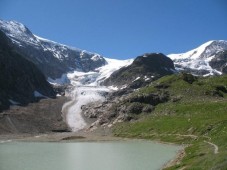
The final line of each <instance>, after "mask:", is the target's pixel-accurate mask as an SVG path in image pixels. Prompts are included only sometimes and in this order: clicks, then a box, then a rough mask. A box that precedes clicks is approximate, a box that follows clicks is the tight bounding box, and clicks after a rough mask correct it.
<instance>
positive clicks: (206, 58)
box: [168, 40, 227, 76]
mask: <svg viewBox="0 0 227 170" xmlns="http://www.w3.org/2000/svg"><path fill="white" fill-rule="evenodd" d="M226 50H227V41H224V40H214V41H208V42H206V43H204V44H202V45H201V46H199V47H198V48H195V49H193V50H190V51H188V52H186V53H182V54H169V55H168V57H170V58H171V59H172V60H173V61H174V65H175V67H176V69H177V70H181V71H188V72H191V73H192V74H195V75H203V76H208V75H220V74H222V73H225V71H224V70H225V67H227V62H226V61H225V62H224V60H222V63H219V64H218V66H217V64H214V62H216V63H217V60H218V58H220V57H222V58H223V54H225V53H224V51H226ZM224 58H227V56H225V57H224ZM220 65H221V66H222V67H219V66H220Z"/></svg>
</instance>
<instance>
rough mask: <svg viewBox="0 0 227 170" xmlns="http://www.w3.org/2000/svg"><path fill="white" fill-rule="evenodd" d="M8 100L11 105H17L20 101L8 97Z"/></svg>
mask: <svg viewBox="0 0 227 170" xmlns="http://www.w3.org/2000/svg"><path fill="white" fill-rule="evenodd" d="M9 102H10V103H11V104H12V105H19V104H20V103H19V102H17V101H15V100H11V99H9Z"/></svg>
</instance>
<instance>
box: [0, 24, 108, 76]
mask: <svg viewBox="0 0 227 170" xmlns="http://www.w3.org/2000/svg"><path fill="white" fill-rule="evenodd" d="M0 30H2V31H3V32H4V33H5V34H6V35H7V36H8V37H9V38H10V39H11V41H12V44H11V46H12V48H13V49H14V50H15V51H17V52H18V53H19V54H21V55H23V56H24V57H25V58H26V59H28V60H30V61H32V62H33V63H34V64H35V65H36V66H37V67H38V68H39V69H40V70H42V71H43V73H44V74H45V76H46V77H47V78H48V77H50V78H52V79H56V78H59V77H61V76H62V74H64V73H66V72H69V71H71V70H81V71H84V72H88V71H92V70H94V69H96V68H98V67H100V66H103V65H105V64H106V61H105V59H104V58H103V57H102V56H101V55H99V54H97V53H91V52H87V51H85V50H80V49H77V48H73V47H69V46H66V45H63V44H60V43H57V42H54V41H50V40H47V39H44V38H41V37H38V36H36V35H34V34H32V32H31V31H30V30H29V29H28V28H27V27H26V26H25V25H23V24H21V23H19V22H16V21H3V20H0Z"/></svg>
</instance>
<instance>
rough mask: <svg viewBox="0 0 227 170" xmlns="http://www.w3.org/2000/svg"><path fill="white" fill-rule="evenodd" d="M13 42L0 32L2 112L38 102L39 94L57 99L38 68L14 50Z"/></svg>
mask: <svg viewBox="0 0 227 170" xmlns="http://www.w3.org/2000/svg"><path fill="white" fill-rule="evenodd" d="M10 45H11V40H10V39H9V38H8V37H6V36H5V34H4V33H3V32H2V31H0V73H1V74H0V111H1V110H3V109H7V108H9V106H10V104H15V103H18V104H20V105H26V104H28V103H29V102H35V101H37V93H40V94H42V95H44V96H47V97H55V92H54V91H53V88H52V87H51V85H50V84H49V83H48V82H47V81H46V78H45V76H44V75H43V74H42V73H41V71H40V70H39V69H37V68H36V66H35V65H34V64H33V63H32V62H30V61H28V60H26V59H25V58H23V57H22V56H21V55H20V54H18V53H17V52H15V51H14V50H12V48H11V46H10Z"/></svg>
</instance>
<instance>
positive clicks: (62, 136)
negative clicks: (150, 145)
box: [0, 130, 186, 169]
mask: <svg viewBox="0 0 227 170" xmlns="http://www.w3.org/2000/svg"><path fill="white" fill-rule="evenodd" d="M111 141H116V142H117V141H150V142H154V143H159V144H163V145H175V146H180V147H181V148H180V149H179V150H178V151H177V153H176V155H175V157H174V158H173V159H171V160H169V161H168V162H166V163H165V164H163V166H162V167H161V168H162V169H165V168H169V167H171V166H174V165H177V164H179V163H180V162H181V160H182V159H183V158H184V157H185V156H186V154H185V148H186V146H182V145H177V144H175V143H168V142H162V141H156V140H147V139H138V138H123V137H115V136H113V135H111V134H110V133H109V132H108V133H106V134H105V131H102V130H99V131H98V132H97V131H96V132H84V131H80V132H63V133H38V134H5V135H0V143H5V142H59V143H61V142H72V143H74V142H111Z"/></svg>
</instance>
